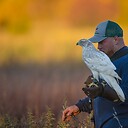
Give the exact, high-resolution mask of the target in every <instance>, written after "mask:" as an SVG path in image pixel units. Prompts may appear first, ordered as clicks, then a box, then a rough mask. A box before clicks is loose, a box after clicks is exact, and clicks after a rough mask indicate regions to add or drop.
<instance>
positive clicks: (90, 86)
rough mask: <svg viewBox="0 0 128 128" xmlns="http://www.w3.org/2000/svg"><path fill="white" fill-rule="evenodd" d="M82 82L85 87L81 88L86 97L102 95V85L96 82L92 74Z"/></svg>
mask: <svg viewBox="0 0 128 128" xmlns="http://www.w3.org/2000/svg"><path fill="white" fill-rule="evenodd" d="M84 84H85V87H84V88H82V90H83V91H84V93H85V94H86V95H87V96H88V97H90V98H92V99H94V98H96V97H97V96H101V95H102V93H103V85H102V84H101V83H100V82H98V81H97V80H96V79H94V78H93V77H92V76H89V77H88V78H87V80H86V81H85V83H84Z"/></svg>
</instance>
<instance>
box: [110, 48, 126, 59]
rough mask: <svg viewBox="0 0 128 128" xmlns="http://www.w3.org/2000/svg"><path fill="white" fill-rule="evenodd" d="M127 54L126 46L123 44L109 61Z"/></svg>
mask: <svg viewBox="0 0 128 128" xmlns="http://www.w3.org/2000/svg"><path fill="white" fill-rule="evenodd" d="M127 54H128V47H127V46H124V47H123V48H121V49H120V50H118V51H117V52H115V53H114V55H113V56H112V57H110V59H111V61H115V60H117V59H119V58H120V57H122V56H125V55H127Z"/></svg>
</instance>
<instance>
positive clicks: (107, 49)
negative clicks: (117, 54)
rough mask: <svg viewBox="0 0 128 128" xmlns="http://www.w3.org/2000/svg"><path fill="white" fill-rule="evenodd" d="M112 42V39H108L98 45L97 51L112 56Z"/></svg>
mask: <svg viewBox="0 0 128 128" xmlns="http://www.w3.org/2000/svg"><path fill="white" fill-rule="evenodd" d="M114 41H115V40H114V38H113V37H108V38H106V39H105V40H103V41H101V42H99V43H98V49H99V50H100V51H102V52H104V53H106V54H107V55H108V56H109V57H111V56H112V55H113V54H114Z"/></svg>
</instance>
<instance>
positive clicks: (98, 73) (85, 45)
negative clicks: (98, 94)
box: [77, 39, 125, 101]
mask: <svg viewBox="0 0 128 128" xmlns="http://www.w3.org/2000/svg"><path fill="white" fill-rule="evenodd" d="M77 45H80V46H82V49H83V53H82V58H83V60H84V62H85V64H86V65H87V66H88V68H89V69H90V70H91V72H92V74H93V77H94V78H95V79H96V80H97V81H99V79H103V80H105V81H106V82H107V83H108V85H109V86H110V87H111V88H113V89H114V90H115V91H116V93H117V95H118V96H119V98H120V100H121V101H124V100H125V96H124V93H123V91H122V89H121V87H120V86H119V84H118V83H119V82H118V81H119V80H121V78H120V77H119V76H118V74H117V73H116V72H115V70H116V67H115V66H114V65H113V63H112V62H111V60H110V59H109V57H108V56H107V55H106V54H105V53H104V52H102V51H99V50H97V49H96V48H95V47H94V45H93V44H92V42H91V41H90V40H87V39H81V40H80V41H79V42H78V43H77Z"/></svg>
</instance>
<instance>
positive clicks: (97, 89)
mask: <svg viewBox="0 0 128 128" xmlns="http://www.w3.org/2000/svg"><path fill="white" fill-rule="evenodd" d="M84 84H85V87H84V88H82V90H83V91H84V93H85V94H86V95H87V96H88V97H90V98H91V99H94V98H96V97H98V96H100V97H103V98H106V99H108V100H111V101H114V102H116V101H120V99H119V97H118V95H117V93H116V92H115V91H114V90H113V89H112V88H111V87H109V85H108V84H107V83H106V82H105V81H104V80H100V81H99V82H98V81H97V80H96V79H94V78H93V76H89V77H88V78H87V80H86V81H85V83H84Z"/></svg>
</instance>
